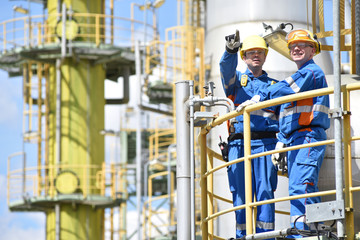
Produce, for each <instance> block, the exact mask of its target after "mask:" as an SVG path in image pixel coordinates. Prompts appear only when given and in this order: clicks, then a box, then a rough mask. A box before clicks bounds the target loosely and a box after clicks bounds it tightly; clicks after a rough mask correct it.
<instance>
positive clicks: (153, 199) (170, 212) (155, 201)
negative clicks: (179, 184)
mask: <svg viewBox="0 0 360 240" xmlns="http://www.w3.org/2000/svg"><path fill="white" fill-rule="evenodd" d="M174 175H175V174H174V172H171V173H170V189H171V191H170V193H167V194H163V195H159V196H153V187H154V186H153V184H154V180H155V179H156V178H159V177H164V176H169V172H168V171H163V172H158V173H155V174H152V175H150V176H149V178H148V179H149V180H148V183H149V185H148V200H147V201H146V202H145V203H144V205H143V222H144V225H143V239H151V237H152V235H153V232H154V231H157V232H158V234H163V233H162V231H161V230H164V228H169V226H175V211H176V209H175V208H174V207H173V206H174V197H175V195H174V190H175V176H174ZM166 199H168V204H169V205H168V206H172V207H171V209H170V208H168V209H164V208H159V202H160V201H164V200H166ZM161 216H162V219H163V223H162V224H159V223H158V222H159V221H155V222H154V217H157V218H158V219H160V218H161ZM164 218H166V219H164ZM168 219H169V220H170V221H168Z"/></svg>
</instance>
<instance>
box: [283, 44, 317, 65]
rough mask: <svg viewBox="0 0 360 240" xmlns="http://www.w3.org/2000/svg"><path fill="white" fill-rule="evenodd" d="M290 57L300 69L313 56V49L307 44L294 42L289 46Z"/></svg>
mask: <svg viewBox="0 0 360 240" xmlns="http://www.w3.org/2000/svg"><path fill="white" fill-rule="evenodd" d="M289 49H290V56H291V58H292V60H294V62H295V63H296V64H297V65H298V67H299V68H300V67H301V66H302V65H303V64H304V63H306V62H307V61H309V60H310V59H312V58H313V56H314V55H315V51H316V50H315V47H314V46H313V45H312V44H309V43H308V42H301V41H299V42H294V43H292V44H290V45H289Z"/></svg>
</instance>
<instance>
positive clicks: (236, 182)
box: [220, 31, 278, 238]
mask: <svg viewBox="0 0 360 240" xmlns="http://www.w3.org/2000/svg"><path fill="white" fill-rule="evenodd" d="M226 39H227V41H226V51H225V52H224V54H223V56H222V58H221V60H220V71H221V80H222V84H223V88H224V91H225V94H226V96H227V97H228V98H230V99H231V100H232V101H233V102H234V104H235V106H238V105H240V104H241V103H243V102H245V101H246V100H249V99H251V98H252V97H253V96H254V95H257V94H258V93H259V90H260V89H264V88H267V87H268V86H270V85H271V84H272V83H274V82H276V80H274V79H271V78H269V77H268V75H267V73H266V72H265V71H264V70H263V69H262V67H263V64H264V62H265V59H266V56H267V53H268V46H267V44H266V42H265V40H264V39H263V38H262V37H260V36H257V35H253V36H248V37H247V38H245V39H244V41H243V43H240V37H239V32H238V31H236V34H234V35H231V36H228V37H226ZM239 48H240V57H241V59H242V60H243V61H244V62H245V63H246V65H247V69H246V71H245V72H244V73H241V72H240V71H237V70H236V67H237V65H238V55H237V52H238V49H239ZM277 114H278V112H276V108H275V107H272V108H268V109H264V110H258V111H255V112H252V113H251V120H250V121H251V154H256V153H262V152H265V151H269V150H273V149H274V148H275V145H276V143H277V139H276V133H277V132H278V116H277ZM230 129H232V130H229V138H228V159H229V161H233V160H236V159H238V158H241V157H243V156H244V139H243V116H242V115H240V116H238V117H236V122H235V123H233V126H230ZM251 166H252V187H253V195H254V194H255V197H256V201H262V200H267V199H273V198H274V191H275V189H276V186H277V169H276V167H275V166H274V165H273V163H272V161H271V156H264V157H259V158H255V159H252V162H251ZM228 178H229V185H230V191H231V193H232V197H233V205H234V207H235V206H239V205H243V204H245V182H244V162H240V163H236V164H233V165H230V166H229V168H228ZM235 216H236V237H237V238H241V237H243V236H245V235H246V222H245V209H240V210H236V211H235ZM274 221H275V205H274V204H266V205H261V206H258V207H257V216H256V232H266V231H271V230H273V229H274Z"/></svg>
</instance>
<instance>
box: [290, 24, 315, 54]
mask: <svg viewBox="0 0 360 240" xmlns="http://www.w3.org/2000/svg"><path fill="white" fill-rule="evenodd" d="M285 39H286V41H287V46H288V47H289V45H290V44H291V43H293V42H309V43H311V44H313V45H314V47H315V50H316V52H315V54H318V53H320V51H321V50H320V43H319V41H318V40H317V37H316V35H313V34H312V32H310V31H309V30H306V29H296V30H293V31H291V32H289V33H288V34H287V35H286V38H285Z"/></svg>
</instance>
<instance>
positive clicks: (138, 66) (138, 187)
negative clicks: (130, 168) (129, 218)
mask: <svg viewBox="0 0 360 240" xmlns="http://www.w3.org/2000/svg"><path fill="white" fill-rule="evenodd" d="M135 72H136V76H137V80H138V81H137V85H138V86H137V90H138V91H139V93H138V94H139V96H138V99H137V105H136V113H137V128H136V202H137V204H136V207H137V214H138V215H137V234H138V235H137V236H138V240H141V169H142V168H141V109H140V105H141V59H140V47H139V41H136V42H135Z"/></svg>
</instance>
